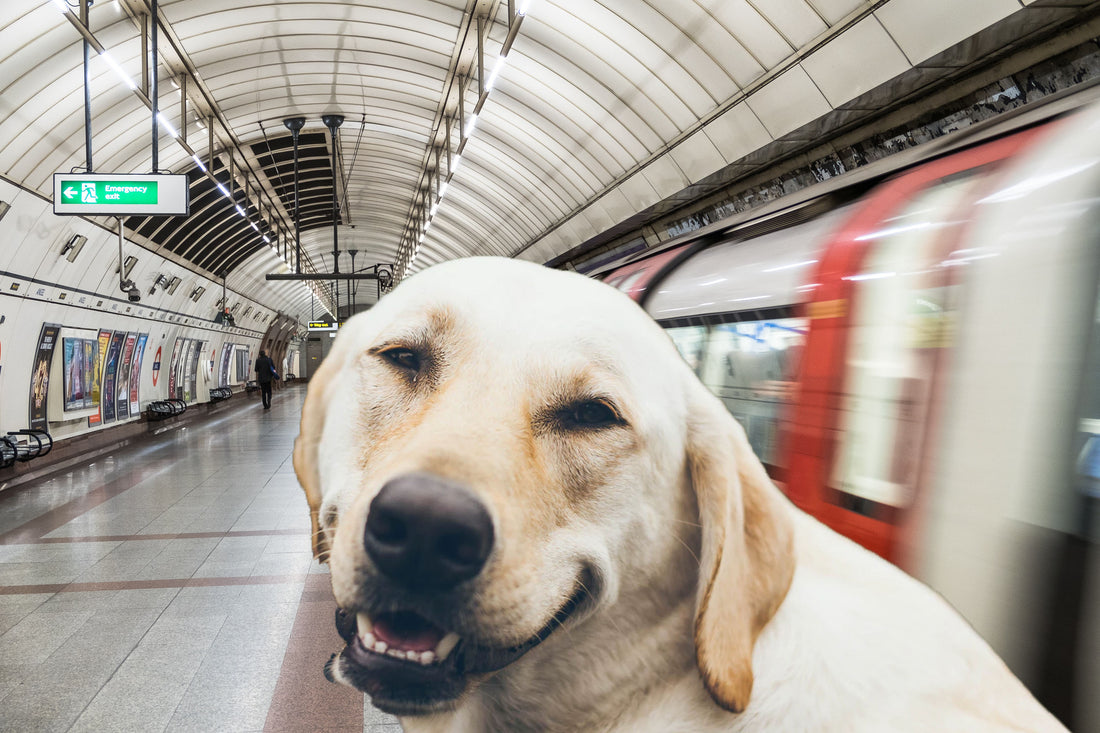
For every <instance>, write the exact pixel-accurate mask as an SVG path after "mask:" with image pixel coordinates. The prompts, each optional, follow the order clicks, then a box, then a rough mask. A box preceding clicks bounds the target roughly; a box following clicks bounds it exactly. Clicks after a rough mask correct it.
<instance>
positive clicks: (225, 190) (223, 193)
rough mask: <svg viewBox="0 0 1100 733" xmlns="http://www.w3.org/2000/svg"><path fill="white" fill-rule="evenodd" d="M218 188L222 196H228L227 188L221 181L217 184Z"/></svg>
mask: <svg viewBox="0 0 1100 733" xmlns="http://www.w3.org/2000/svg"><path fill="white" fill-rule="evenodd" d="M218 190H219V191H221V192H222V196H225V197H226V198H229V189H228V188H226V187H225V186H224V185H222V184H221V183H219V184H218Z"/></svg>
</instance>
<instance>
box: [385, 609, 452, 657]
mask: <svg viewBox="0 0 1100 733" xmlns="http://www.w3.org/2000/svg"><path fill="white" fill-rule="evenodd" d="M444 634H445V632H444V631H443V629H441V628H439V627H438V626H435V625H433V624H432V623H431V622H429V621H428V620H427V619H425V618H424V617H422V616H418V615H417V614H415V613H411V612H409V611H398V612H397V613H387V614H383V615H381V616H379V617H378V618H376V619H374V637H375V638H376V639H378V640H380V641H384V642H386V646H388V647H390V648H391V649H401V650H402V651H407V652H426V651H429V650H432V649H435V648H436V646H437V645H438V644H439V642H440V641H441V640H442V639H443V636H444Z"/></svg>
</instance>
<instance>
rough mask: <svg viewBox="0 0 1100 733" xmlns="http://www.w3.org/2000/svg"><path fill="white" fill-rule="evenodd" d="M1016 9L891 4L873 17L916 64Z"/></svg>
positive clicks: (954, 1) (1013, 2) (996, 1)
mask: <svg viewBox="0 0 1100 733" xmlns="http://www.w3.org/2000/svg"><path fill="white" fill-rule="evenodd" d="M1019 9H1020V3H1019V2H1017V0H966V2H958V0H891V2H888V3H886V4H885V5H883V6H882V7H881V8H879V9H878V10H876V11H875V15H876V16H877V17H878V19H879V20H881V21H882V25H883V26H885V28H886V30H887V31H889V33H890V35H891V36H893V38H894V40H895V41H896V42H897V44H898V46H900V47H901V49H902V51H904V52H905V55H906V56H907V57H908V58H909V61H910V62H911V63H913V64H919V63H920V62H921V61H924V60H925V59H927V58H929V57H931V56H935V55H936V54H937V53H939V52H940V51H943V50H944V49H946V48H949V47H950V46H951V45H953V44H955V43H958V42H959V41H961V40H962V39H964V38H966V37H968V36H972V35H974V34H975V33H977V32H978V31H980V30H982V29H983V28H986V27H988V26H990V25H992V24H993V23H995V22H997V21H998V20H1000V19H1001V18H1004V17H1005V16H1007V15H1010V14H1012V13H1014V12H1016V11H1017V10H1019Z"/></svg>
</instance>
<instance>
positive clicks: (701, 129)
mask: <svg viewBox="0 0 1100 733" xmlns="http://www.w3.org/2000/svg"><path fill="white" fill-rule="evenodd" d="M517 4H518V6H519V7H518V8H517V7H515V6H514V5H512V4H510V3H509V2H500V1H499V0H400V1H399V2H398V1H397V0H373V1H369V2H364V1H362V0H356V1H355V2H351V1H347V2H343V1H340V0H301V1H298V2H290V1H280V2H269V3H254V2H243V0H161V2H160V4H159V18H160V24H159V29H160V33H159V35H160V40H159V51H160V63H159V65H158V66H159V76H158V78H159V80H160V94H159V98H160V108H161V113H162V115H163V117H164V119H165V121H166V123H167V125H170V126H171V127H172V128H173V130H172V131H169V129H168V127H167V125H162V126H161V128H160V129H161V133H160V142H159V147H160V160H159V167H160V168H161V169H164V170H170V171H172V172H175V173H187V174H188V175H189V176H190V177H191V181H192V189H191V190H192V212H193V213H192V216H191V217H190V218H189V219H187V220H165V219H163V218H161V219H141V218H134V219H131V220H129V221H128V222H127V225H128V227H129V229H130V230H131V234H132V236H133V238H134V239H137V240H139V241H142V242H143V243H145V244H146V245H147V246H151V247H154V248H156V249H158V250H159V251H161V252H168V253H171V255H172V256H174V257H175V258H177V259H179V260H181V261H186V262H188V263H190V264H191V265H193V266H194V267H196V268H198V269H200V270H202V271H205V272H207V273H211V274H215V275H216V274H217V273H219V272H221V271H228V273H229V275H228V282H229V284H230V286H231V287H234V288H236V289H238V290H240V291H241V292H244V293H246V294H248V295H249V296H250V297H254V298H256V299H257V300H259V301H260V302H262V303H264V304H266V305H269V306H270V307H272V308H276V309H279V310H281V311H282V312H284V313H290V314H292V315H295V316H296V317H298V318H299V319H300V320H301V318H302V314H308V313H309V312H310V308H311V303H312V300H313V292H312V291H311V290H310V289H309V288H308V287H306V286H305V285H303V284H301V283H299V282H278V283H273V282H267V281H265V280H264V275H265V274H267V273H273V272H284V273H285V272H287V271H288V265H289V267H294V266H295V264H296V261H295V258H294V254H293V250H294V233H293V192H292V180H293V177H292V156H291V154H290V148H291V136H290V133H289V132H288V131H287V129H286V128H285V127H284V125H283V120H284V119H285V118H288V117H294V116H302V117H304V118H305V119H306V123H305V128H304V130H303V131H302V133H301V135H300V141H299V142H300V156H299V157H300V162H301V201H302V215H301V217H302V218H301V222H302V227H301V235H300V236H301V245H302V248H303V250H304V252H305V258H304V261H303V269H304V270H307V271H309V270H314V271H330V270H331V269H332V264H333V263H332V259H333V257H332V250H333V226H332V225H333V211H332V206H331V200H332V191H333V186H334V185H335V186H336V188H337V192H338V196H339V201H340V211H339V214H338V215H337V224H338V225H339V226H338V232H339V249H340V250H341V251H342V252H344V253H345V254H343V255H342V256H341V263H340V264H341V270H343V271H345V272H346V271H348V270H349V269H350V268H351V259H350V257H349V256H348V255H347V254H346V252H347V250H350V249H354V250H356V251H357V252H358V255H357V259H356V262H355V267H356V269H361V268H363V267H365V266H371V265H375V264H377V263H386V264H391V265H393V266H394V268H395V270H396V274H397V276H398V277H400V276H402V275H406V274H408V273H412V272H416V271H418V270H420V269H422V268H423V267H425V266H428V265H431V264H433V263H436V262H439V261H442V260H446V259H451V258H456V257H464V256H470V255H484V254H494V255H505V256H521V257H524V258H527V259H535V260H538V261H543V262H545V261H548V260H550V259H552V258H553V257H554V256H556V255H559V254H561V253H562V252H565V251H566V250H568V249H570V248H571V247H573V246H575V245H576V244H578V243H579V242H582V241H584V240H585V239H586V238H588V237H591V236H594V235H596V234H599V233H600V232H601V231H604V230H606V229H608V228H609V227H611V226H612V225H614V224H616V223H617V222H619V221H621V220H623V219H625V218H627V217H629V216H631V215H633V214H635V213H636V212H638V211H641V210H642V209H645V208H646V207H648V206H652V205H654V204H655V203H657V202H659V201H661V200H662V199H666V198H668V197H669V196H672V195H674V194H676V193H677V192H680V191H682V190H684V189H686V188H688V187H689V186H690V185H691V184H693V183H695V182H696V181H699V180H700V179H703V178H704V177H706V176H708V175H711V174H713V173H714V172H715V171H717V170H719V169H721V168H722V167H724V166H726V165H727V164H729V163H732V162H734V161H736V160H738V159H740V158H742V157H744V156H745V155H747V154H749V153H751V152H752V151H753V150H755V149H757V148H759V147H761V146H763V145H765V144H767V143H769V142H772V141H774V140H776V139H778V138H780V137H782V136H783V135H785V134H787V133H790V132H791V131H792V130H795V129H797V128H799V127H801V126H803V125H805V124H806V123H808V122H810V121H812V120H814V119H816V118H819V117H820V116H822V115H825V114H827V113H829V112H830V111H833V110H837V109H840V108H842V106H843V105H844V104H845V103H846V102H848V101H849V100H852V99H854V98H856V97H858V96H859V95H860V94H863V93H865V92H867V91H868V90H871V89H873V88H875V87H876V86H877V85H880V84H882V83H883V82H886V81H888V80H890V79H892V78H894V77H896V76H897V75H899V74H902V73H903V72H906V71H908V70H910V69H912V68H913V67H914V66H916V65H918V64H920V63H921V62H923V61H925V60H926V59H928V58H930V57H932V56H934V55H935V54H938V53H941V52H942V51H944V49H946V48H948V47H949V46H950V45H951V44H953V43H956V42H957V41H959V40H961V39H964V38H967V37H968V36H970V35H972V34H974V33H976V32H978V31H980V30H982V29H984V28H986V27H988V26H990V25H992V24H993V23H996V22H997V21H999V20H1001V19H1002V18H1005V17H1007V16H1009V15H1011V14H1013V13H1017V12H1019V11H1020V10H1021V8H1025V7H1027V6H1029V5H1030V4H1031V3H1028V2H1024V0H968V2H967V3H966V4H965V10H962V11H960V10H959V4H957V3H955V2H953V1H952V0H880V1H879V2H870V1H868V0H710V1H706V0H648V1H645V2H643V1H641V0H599V1H596V0H558V1H556V2H554V1H551V0H531V1H530V2H529V3H528V2H526V1H525V0H519V2H518V3H517ZM528 5H529V6H528ZM520 11H526V12H525V14H523V13H521V12H520ZM148 12H149V4H148V2H147V0H110V1H109V2H107V1H105V0H99V1H98V2H96V3H95V4H94V5H93V6H92V8H91V9H90V11H89V21H88V24H87V31H88V35H89V37H91V38H92V39H94V41H95V43H97V44H99V45H100V46H102V48H103V49H104V50H106V51H108V52H109V54H110V55H111V57H112V58H113V59H115V60H116V61H117V64H118V65H119V66H120V67H121V69H122V70H123V72H124V73H125V74H126V75H128V76H129V77H130V78H131V79H133V80H134V82H135V85H136V86H137V87H138V90H137V91H135V90H131V89H130V88H129V87H128V86H127V85H126V84H125V83H123V82H122V81H121V80H120V79H121V77H120V76H119V74H117V73H116V72H115V71H114V70H113V69H112V68H111V67H110V66H109V65H108V64H107V63H106V62H105V59H104V58H103V56H102V55H100V54H97V53H95V52H94V51H93V53H92V61H91V91H92V95H93V102H92V129H93V133H94V141H93V152H94V165H95V169H96V170H97V171H98V172H146V171H149V170H150V169H151V167H152V158H151V144H150V136H151V129H150V128H151V117H150V111H149V108H148V106H147V105H146V103H145V102H143V100H142V91H141V90H142V89H144V88H145V87H144V86H143V82H142V42H143V39H142V36H143V33H142V30H141V28H142V18H143V16H144V15H146V14H147V13H148ZM479 37H480V38H481V44H480V45H481V47H482V56H481V61H482V68H481V70H480V74H479V56H478V46H479V44H478V38H479ZM80 39H81V28H80V22H79V19H78V16H77V11H76V8H75V7H71V6H68V5H66V4H65V0H9V2H6V3H4V6H3V9H2V10H0V72H2V73H0V175H3V176H5V177H7V178H8V179H10V180H12V181H13V182H15V183H17V184H19V185H21V186H23V187H25V188H29V189H31V190H33V191H36V192H39V193H40V194H42V195H44V196H48V195H49V194H50V191H51V178H50V177H51V174H52V173H54V172H56V171H69V170H70V169H72V168H74V167H77V166H81V165H83V162H84V145H83V127H84V109H83V78H82V51H81V43H80ZM502 51H507V55H506V57H505V58H504V61H503V62H500V68H499V69H496V68H495V67H496V66H497V64H498V59H499V58H500V57H501V56H502ZM481 77H484V82H483V81H481ZM490 77H491V89H485V88H484V87H487V86H488V85H489V83H490ZM178 87H183V88H184V90H185V92H186V99H187V104H186V109H187V112H186V122H182V121H181V119H180V112H181V101H180V100H181V96H183V95H184V93H183V92H182V91H181V90H180V89H179V88H178ZM475 112H476V113H477V119H476V124H474V120H473V115H474V113H475ZM324 114H340V115H343V117H344V123H343V125H342V126H341V127H340V129H339V134H338V145H337V151H336V152H337V156H336V158H337V162H336V174H335V176H334V175H333V165H332V155H331V153H332V150H331V137H330V135H329V132H328V130H326V128H325V126H324V125H323V123H322V120H321V117H322V115H324ZM200 123H201V124H202V126H200ZM181 129H184V130H185V131H186V138H187V143H186V145H185V144H181V143H180V142H179V141H177V140H176V139H175V138H174V137H173V133H174V131H177V130H181ZM181 137H182V136H181ZM211 139H212V140H213V150H211V145H210V142H211ZM460 150H461V158H460V160H461V163H460V164H459V163H458V161H459V155H458V154H459V151H460ZM192 152H193V153H194V155H192V154H191V153H192ZM200 165H201V167H200ZM231 171H232V175H230V173H231ZM219 184H220V185H221V187H222V188H219ZM223 189H224V190H223ZM226 190H228V191H229V195H227V192H226ZM238 206H239V207H240V209H241V210H242V211H244V213H245V216H241V215H240V214H239V212H238V209H237V207H238ZM327 287H328V286H327V285H322V286H319V287H318V288H317V292H320V293H321V294H322V296H323V297H327V296H328V291H327V290H325V288H327ZM357 290H358V296H357V303H359V304H360V307H362V305H364V304H369V303H371V302H373V301H374V299H375V295H376V287H375V284H374V283H371V282H369V281H368V282H364V283H362V284H361V285H360V287H359V288H358V289H357ZM341 292H342V295H341V302H342V303H343V302H344V298H345V297H346V285H341ZM328 302H329V305H331V301H328Z"/></svg>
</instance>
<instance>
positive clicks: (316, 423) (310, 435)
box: [294, 349, 338, 562]
mask: <svg viewBox="0 0 1100 733" xmlns="http://www.w3.org/2000/svg"><path fill="white" fill-rule="evenodd" d="M336 357H337V354H336V353H335V349H333V351H332V352H330V353H329V355H328V357H326V358H325V359H324V360H323V361H322V362H321V365H320V367H318V369H317V371H316V372H315V373H314V374H313V377H312V378H310V381H309V389H308V391H307V392H306V400H305V403H304V404H303V405H302V421H301V423H300V424H299V427H298V437H297V438H296V439H295V440H294V473H296V474H297V475H298V483H300V484H301V485H302V488H303V489H305V492H306V503H307V504H309V520H310V528H311V529H312V532H313V534H312V537H313V540H312V544H313V556H314V557H315V558H317V559H318V560H320V561H321V562H328V556H329V546H328V538H327V537H326V536H325V533H324V531H322V529H321V473H320V470H319V468H318V466H317V446H318V444H319V443H320V442H321V433H322V431H323V428H324V425H325V410H326V409H327V407H328V391H329V384H330V383H331V382H332V378H333V376H335V373H336V371H337V368H338V366H337V364H336V361H337V359H336Z"/></svg>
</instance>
